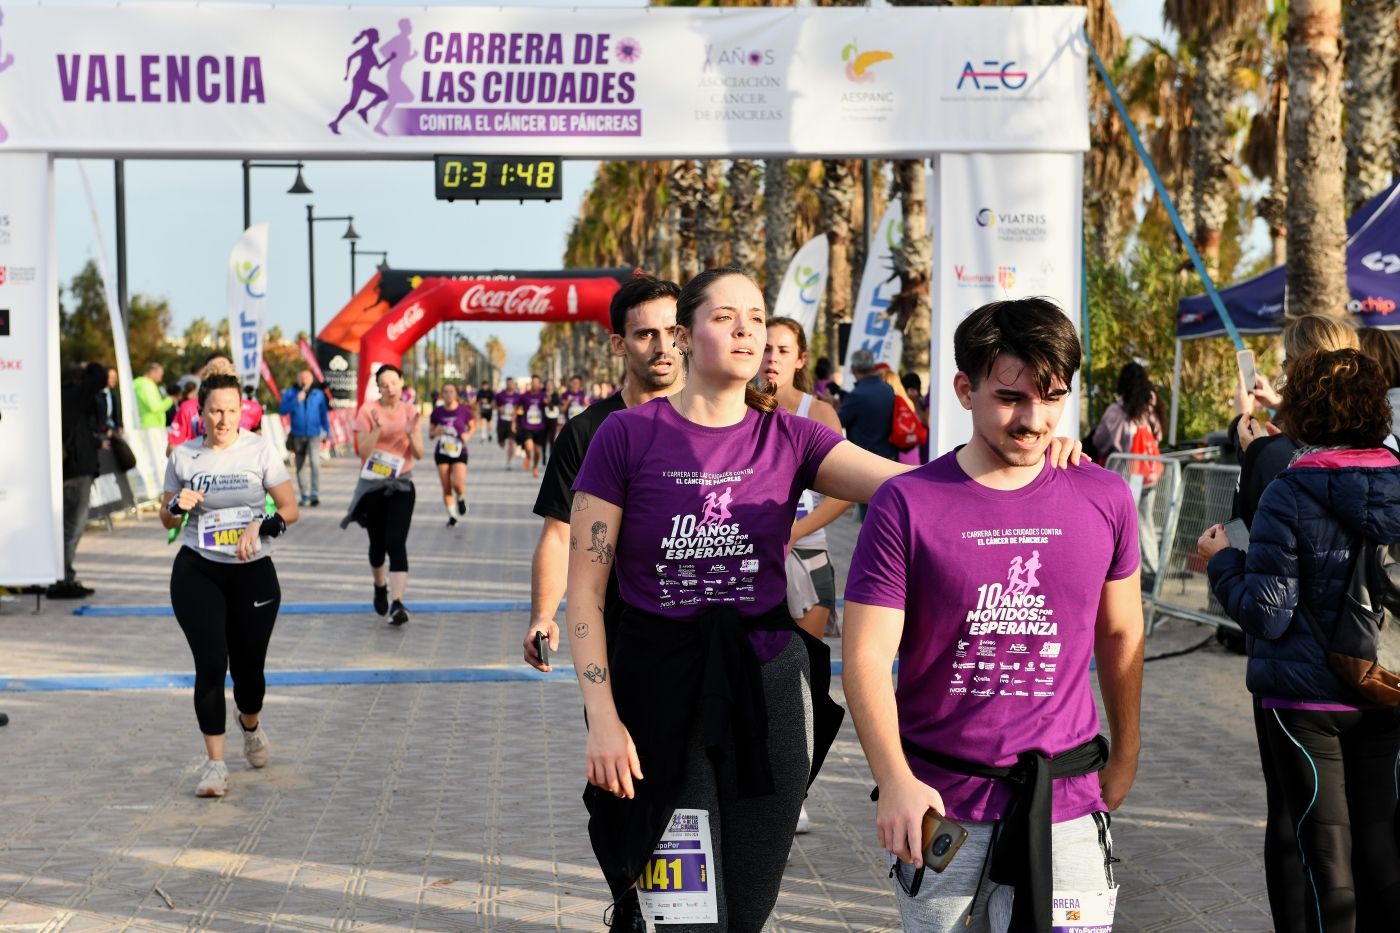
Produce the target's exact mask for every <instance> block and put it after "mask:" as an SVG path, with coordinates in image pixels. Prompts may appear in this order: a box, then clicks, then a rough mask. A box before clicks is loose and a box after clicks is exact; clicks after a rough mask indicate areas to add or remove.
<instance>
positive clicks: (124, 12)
mask: <svg viewBox="0 0 1400 933" xmlns="http://www.w3.org/2000/svg"><path fill="white" fill-rule="evenodd" d="M6 14H7V15H6V18H5V21H4V23H3V25H0V42H2V43H3V47H4V48H5V49H7V50H11V51H7V53H6V61H7V64H8V66H9V67H7V68H5V69H4V71H3V73H2V74H0V145H5V146H8V147H10V148H13V149H22V150H36V151H48V152H54V153H59V154H63V155H80V154H94V155H96V154H102V155H104V156H106V155H110V154H112V153H118V152H120V153H126V154H131V155H150V156H174V155H201V156H216V155H224V156H230V157H232V156H235V155H237V156H248V155H263V156H267V155H283V156H295V157H297V158H393V157H396V156H397V157H410V156H417V157H421V156H425V155H434V154H439V153H452V152H453V151H454V150H456V151H459V152H463V153H471V154H475V155H505V156H510V155H559V156H569V157H583V158H608V157H615V156H617V155H619V154H626V155H627V156H628V157H629V158H674V157H684V158H692V157H725V156H733V155H746V156H756V157H762V156H770V155H772V156H811V155H813V154H821V155H826V156H859V155H878V156H913V155H922V154H925V153H928V152H935V151H945V152H946V151H1065V152H1069V151H1073V152H1081V151H1084V150H1086V149H1087V148H1088V144H1089V135H1088V120H1087V113H1088V90H1087V88H1088V84H1087V76H1088V69H1087V60H1086V50H1085V46H1084V43H1083V42H1082V41H1081V39H1080V38H1079V37H1080V33H1081V30H1082V28H1083V24H1084V17H1085V11H1084V10H1083V9H1082V8H1054V7H1050V8H1030V9H1027V8H1015V9H1008V8H987V9H965V8H947V9H920V8H894V7H882V8H865V9H854V8H853V9H820V10H818V9H810V8H786V9H755V8H750V9H693V8H692V9H682V8H660V9H644V10H627V9H574V10H566V9H525V8H520V9H511V8H495V9H488V8H484V7H471V8H456V9H454V8H451V7H428V8H422V9H419V8H414V9H409V8H405V7H375V6H340V7H331V6H327V5H317V6H311V5H300V6H299V5H295V4H276V5H269V6H266V7H255V6H250V5H247V4H238V5H232V4H225V5H221V4H217V3H200V4H169V3H131V4H126V3H124V4H121V5H116V6H100V7H93V8H86V7H85V8H84V9H83V12H82V15H81V16H75V15H73V12H72V11H71V10H70V9H68V8H67V7H64V6H50V5H42V6H19V7H13V8H11V9H7V10H6Z"/></svg>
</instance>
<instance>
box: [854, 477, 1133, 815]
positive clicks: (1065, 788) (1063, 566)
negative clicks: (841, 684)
mask: <svg viewBox="0 0 1400 933" xmlns="http://www.w3.org/2000/svg"><path fill="white" fill-rule="evenodd" d="M1137 566H1138V536H1137V510H1136V507H1135V506H1134V504H1133V497H1132V493H1131V492H1130V491H1129V489H1128V485H1127V483H1125V482H1124V481H1123V478H1122V477H1121V476H1119V475H1118V474H1116V473H1111V472H1109V471H1107V470H1104V469H1101V468H1100V467H1097V466H1094V465H1092V464H1086V465H1084V466H1080V467H1070V468H1069V469H1063V470H1061V469H1055V468H1054V467H1052V466H1050V465H1049V464H1048V463H1047V464H1046V466H1045V467H1044V468H1043V469H1042V470H1041V472H1040V474H1039V475H1038V476H1037V477H1036V478H1035V480H1033V481H1032V482H1031V483H1030V484H1028V485H1026V486H1024V487H1022V488H1020V489H1015V490H997V489H991V488H988V487H987V486H983V485H982V484H980V483H978V482H976V481H975V480H973V479H972V478H971V477H969V476H968V475H967V474H966V473H965V472H963V469H962V467H961V466H959V464H958V461H957V457H956V454H955V453H949V454H945V455H944V456H942V457H940V458H939V459H937V460H935V461H933V462H932V463H929V464H927V465H925V466H923V467H921V468H919V469H917V470H914V471H913V472H910V473H905V474H904V475H902V476H898V477H895V478H894V479H892V480H890V481H889V482H887V483H885V484H884V485H883V486H882V487H880V489H879V490H878V491H877V492H876V493H875V495H874V497H872V498H871V500H870V511H869V514H868V515H867V516H866V519H865V524H864V525H863V526H862V527H861V531H860V538H859V540H858V542H857V544H856V550H855V554H854V555H853V557H852V560H851V570H850V574H849V576H848V578H847V582H846V600H847V602H858V603H865V604H867V605H872V606H883V607H886V608H890V609H899V610H902V611H903V612H904V613H905V617H904V634H903V637H902V638H901V640H900V645H899V684H898V686H897V688H896V690H895V696H896V700H897V702H898V706H899V731H900V735H901V736H902V737H903V738H905V739H908V740H910V741H912V742H914V743H915V744H918V745H921V746H923V747H925V748H930V749H933V750H935V751H940V752H943V753H945V754H948V755H952V756H954V757H956V758H962V759H964V760H966V761H973V762H978V763H981V764H986V765H991V766H995V767H1004V766H1008V765H1012V764H1015V763H1016V759H1017V756H1018V754H1020V753H1021V752H1025V751H1037V752H1040V753H1042V754H1045V755H1049V756H1052V757H1053V756H1054V755H1057V754H1060V753H1061V752H1065V751H1068V750H1069V749H1071V748H1074V747H1075V746H1077V745H1081V744H1083V743H1084V742H1086V741H1088V740H1089V739H1091V738H1093V737H1094V736H1095V735H1096V734H1097V733H1098V731H1099V717H1098V712H1097V710H1096V708H1095V706H1094V694H1093V689H1092V688H1091V686H1090V682H1089V661H1090V659H1091V658H1092V657H1093V651H1094V627H1095V620H1096V618H1097V615H1098V606H1099V598H1100V595H1101V593H1102V590H1103V586H1104V582H1105V581H1107V580H1121V579H1123V578H1125V577H1128V576H1131V575H1132V573H1133V571H1135V570H1136V569H1137ZM909 764H910V766H911V767H912V768H913V770H914V774H915V775H916V776H918V778H919V779H920V780H921V781H924V782H925V783H926V784H928V785H929V786H931V787H933V788H934V789H935V790H937V791H938V792H939V794H940V795H941V796H942V797H943V803H944V805H945V807H946V808H947V814H948V815H949V816H950V817H951V818H953V819H955V820H966V821H970V822H984V821H988V820H996V819H1000V818H1001V817H1002V816H1003V815H1005V808H1006V804H1007V802H1008V799H1009V792H1008V790H1007V789H1006V787H1005V786H1004V784H1002V783H1001V782H998V781H995V780H992V779H989V778H977V777H966V776H963V775H957V774H952V773H950V772H947V771H944V770H942V769H940V768H937V767H934V766H933V765H930V764H928V763H926V762H924V761H922V760H920V759H918V758H916V757H914V756H912V755H911V756H909ZM1103 809H1105V806H1104V802H1103V799H1102V796H1101V794H1100V790H1099V781H1098V775H1097V774H1087V775H1082V776H1080V777H1073V778H1062V779H1057V780H1055V782H1054V807H1053V819H1054V821H1055V822H1057V823H1060V822H1064V821H1066V820H1072V819H1077V818H1079V817H1081V816H1085V815H1086V814H1089V813H1092V812H1094V811H1095V810H1103Z"/></svg>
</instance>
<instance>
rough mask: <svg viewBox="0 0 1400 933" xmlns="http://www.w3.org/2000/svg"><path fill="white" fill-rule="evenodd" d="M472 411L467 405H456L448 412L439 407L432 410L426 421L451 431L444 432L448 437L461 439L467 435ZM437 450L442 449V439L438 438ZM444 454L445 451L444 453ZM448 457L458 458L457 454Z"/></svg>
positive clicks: (443, 406)
mask: <svg viewBox="0 0 1400 933" xmlns="http://www.w3.org/2000/svg"><path fill="white" fill-rule="evenodd" d="M472 419H473V416H472V410H471V408H470V407H468V406H467V405H464V404H461V403H458V405H457V407H456V409H454V410H453V411H448V410H447V407H446V406H445V405H439V406H437V407H436V408H434V409H433V413H432V414H431V415H429V416H428V421H429V422H430V423H432V424H436V425H442V426H444V427H449V428H451V429H452V430H451V431H446V432H444V433H445V434H446V435H448V436H449V437H461V436H462V435H464V434H466V433H467V428H469V427H470V426H471V423H472ZM438 449H439V450H440V451H441V450H442V449H443V442H442V437H441V436H439V437H438ZM444 452H445V451H444ZM448 456H458V454H448Z"/></svg>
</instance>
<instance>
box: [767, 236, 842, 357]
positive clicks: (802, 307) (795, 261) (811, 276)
mask: <svg viewBox="0 0 1400 933" xmlns="http://www.w3.org/2000/svg"><path fill="white" fill-rule="evenodd" d="M830 271H831V249H830V247H829V246H828V244H827V239H826V234H825V233H821V234H818V235H817V236H814V237H812V238H811V239H810V240H808V241H807V242H806V243H803V244H802V248H801V249H799V250H798V251H797V253H796V254H795V255H794V256H793V257H792V262H790V263H788V267H787V274H786V275H784V276H783V284H782V287H781V288H780V289H779V290H778V300H777V301H775V302H774V303H773V310H772V314H773V316H774V317H790V318H792V319H793V320H794V321H797V322H798V323H799V324H801V325H802V329H803V330H804V331H806V333H807V342H808V343H811V341H812V337H813V336H814V331H815V330H816V327H817V308H818V307H819V306H820V305H821V300H822V296H823V295H824V294H826V278H827V275H828V274H829V273H830Z"/></svg>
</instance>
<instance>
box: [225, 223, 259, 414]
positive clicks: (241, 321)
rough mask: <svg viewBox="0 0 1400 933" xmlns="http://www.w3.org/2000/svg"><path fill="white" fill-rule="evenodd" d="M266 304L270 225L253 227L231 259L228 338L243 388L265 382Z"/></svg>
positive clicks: (236, 246) (254, 225)
mask: <svg viewBox="0 0 1400 933" xmlns="http://www.w3.org/2000/svg"><path fill="white" fill-rule="evenodd" d="M266 303H267V224H253V226H251V227H249V228H248V229H247V230H244V231H243V235H242V236H241V237H239V238H238V242H237V243H235V244H234V245H233V252H231V253H229V257H228V337H229V344H230V346H232V347H233V365H234V366H236V367H237V368H238V378H239V379H240V380H241V381H242V382H243V385H244V386H252V387H253V388H254V389H257V387H258V380H259V379H261V378H262V367H261V366H260V365H259V364H260V363H261V362H262V353H263V326H262V317H263V305H264V304H266Z"/></svg>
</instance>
